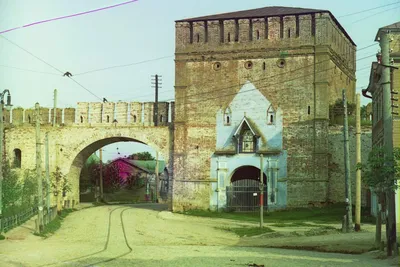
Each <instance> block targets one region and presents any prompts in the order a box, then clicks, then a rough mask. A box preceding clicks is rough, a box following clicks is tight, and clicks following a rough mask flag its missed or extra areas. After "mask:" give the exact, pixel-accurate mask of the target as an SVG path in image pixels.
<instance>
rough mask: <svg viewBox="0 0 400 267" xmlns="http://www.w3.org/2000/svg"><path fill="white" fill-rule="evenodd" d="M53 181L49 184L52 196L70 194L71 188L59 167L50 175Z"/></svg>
mask: <svg viewBox="0 0 400 267" xmlns="http://www.w3.org/2000/svg"><path fill="white" fill-rule="evenodd" d="M52 176H53V180H52V182H51V188H52V192H53V193H54V195H59V194H61V193H62V194H65V193H67V192H71V186H70V183H69V181H68V180H67V177H66V175H65V174H63V173H62V172H61V170H60V167H57V168H56V171H54V172H53V173H52Z"/></svg>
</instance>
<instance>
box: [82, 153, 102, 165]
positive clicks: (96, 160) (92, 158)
mask: <svg viewBox="0 0 400 267" xmlns="http://www.w3.org/2000/svg"><path fill="white" fill-rule="evenodd" d="M99 162H100V158H99V157H98V156H97V155H96V153H93V154H92V155H90V157H89V158H88V159H87V160H86V163H85V164H86V165H89V164H92V163H99Z"/></svg>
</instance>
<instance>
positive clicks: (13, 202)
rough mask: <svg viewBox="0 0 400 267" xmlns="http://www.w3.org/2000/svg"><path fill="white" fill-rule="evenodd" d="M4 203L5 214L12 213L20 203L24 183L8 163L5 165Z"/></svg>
mask: <svg viewBox="0 0 400 267" xmlns="http://www.w3.org/2000/svg"><path fill="white" fill-rule="evenodd" d="M3 177H4V180H3V205H4V214H8V213H12V211H13V210H15V207H17V206H19V205H20V203H19V202H20V201H21V195H22V189H23V187H22V184H21V183H20V182H19V181H18V175H17V173H15V172H14V171H13V170H11V169H10V167H9V166H8V165H7V164H4V167H3Z"/></svg>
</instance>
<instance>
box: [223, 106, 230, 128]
mask: <svg viewBox="0 0 400 267" xmlns="http://www.w3.org/2000/svg"><path fill="white" fill-rule="evenodd" d="M231 121H232V112H231V109H230V108H229V107H228V108H227V109H226V110H225V112H224V124H225V125H231Z"/></svg>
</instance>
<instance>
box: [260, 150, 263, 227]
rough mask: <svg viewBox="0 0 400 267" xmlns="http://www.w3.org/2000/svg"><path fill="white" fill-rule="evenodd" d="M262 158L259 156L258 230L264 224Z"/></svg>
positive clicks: (261, 155)
mask: <svg viewBox="0 0 400 267" xmlns="http://www.w3.org/2000/svg"><path fill="white" fill-rule="evenodd" d="M263 169H264V156H263V154H260V228H262V227H263V224H264V171H263Z"/></svg>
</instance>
